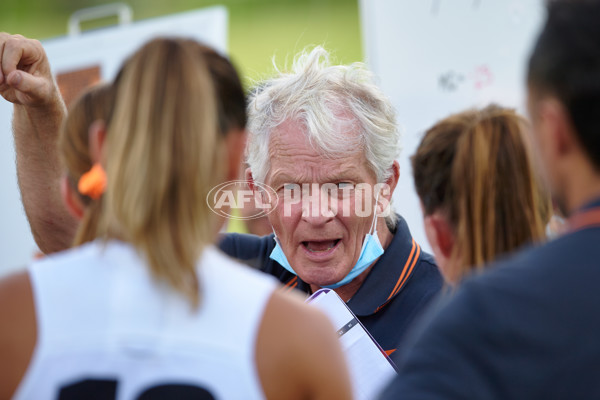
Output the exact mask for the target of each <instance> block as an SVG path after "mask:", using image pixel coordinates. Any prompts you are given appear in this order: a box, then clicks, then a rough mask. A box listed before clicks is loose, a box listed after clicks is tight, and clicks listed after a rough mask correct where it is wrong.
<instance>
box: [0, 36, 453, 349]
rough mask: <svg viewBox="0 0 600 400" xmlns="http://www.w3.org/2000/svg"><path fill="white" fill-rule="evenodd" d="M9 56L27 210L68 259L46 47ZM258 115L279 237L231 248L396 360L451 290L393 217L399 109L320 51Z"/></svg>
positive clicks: (257, 146)
mask: <svg viewBox="0 0 600 400" xmlns="http://www.w3.org/2000/svg"><path fill="white" fill-rule="evenodd" d="M0 48H5V51H4V53H3V55H2V57H4V58H7V59H8V58H10V57H12V58H13V60H12V62H8V61H7V62H4V64H5V65H13V66H16V67H15V68H17V69H18V66H19V65H24V66H26V68H22V69H21V71H20V72H15V71H0V92H1V93H2V94H3V96H4V97H5V98H6V99H7V100H9V101H12V102H14V103H15V117H14V128H15V142H16V144H17V146H16V148H17V153H18V154H17V157H18V160H20V161H21V162H18V163H17V168H18V170H19V171H18V172H19V184H20V187H21V191H22V197H23V201H24V205H25V209H26V211H27V215H28V217H29V222H30V224H31V225H32V230H33V232H34V235H35V238H36V241H37V243H38V244H39V245H40V248H41V249H42V250H43V251H45V252H53V251H58V250H61V249H64V248H65V247H66V246H68V243H70V242H71V240H72V235H73V233H74V232H75V230H76V224H77V222H76V221H75V220H74V219H73V218H70V217H69V215H68V214H67V212H66V210H65V209H64V207H62V203H61V200H60V195H59V193H58V190H56V188H54V186H55V185H51V184H50V183H51V182H53V181H57V180H58V179H57V177H58V176H60V174H61V171H60V164H59V163H58V162H56V160H57V157H56V149H55V140H56V139H55V138H56V137H57V131H58V128H59V126H60V122H61V121H62V119H63V118H64V115H65V109H64V105H63V103H62V100H61V99H60V96H59V95H58V93H59V92H58V89H57V87H56V84H55V83H54V81H53V78H52V75H51V74H50V69H49V66H48V60H47V58H46V55H45V53H44V51H43V49H42V47H41V46H40V44H39V42H36V41H32V40H29V39H26V38H23V37H21V36H11V35H7V34H2V35H0ZM6 49H9V50H10V51H6ZM15 57H17V58H19V57H21V61H19V60H14V58H15ZM0 65H3V64H1V63H0ZM221 100H223V99H221ZM225 103H226V102H224V104H225ZM237 106H238V105H236V107H237ZM242 108H243V104H242ZM248 110H249V121H250V124H249V129H248V130H249V134H250V138H249V144H248V163H249V165H250V168H249V169H248V171H247V172H246V173H247V177H248V180H249V182H250V186H251V187H252V188H253V189H254V190H255V191H256V192H257V193H259V192H260V190H259V189H258V188H260V187H267V186H270V187H271V188H273V190H274V191H275V192H276V193H277V194H278V198H279V199H280V201H279V202H278V203H277V204H274V203H273V204H271V206H272V207H273V210H272V212H271V213H270V214H269V215H268V218H269V222H270V223H271V225H272V227H273V232H274V234H273V235H269V236H265V237H256V236H252V235H240V234H228V235H225V236H224V239H223V241H222V243H221V249H222V250H223V251H225V252H226V253H228V254H229V255H231V256H233V257H236V258H239V259H241V260H244V261H246V262H247V263H248V264H251V265H253V266H255V267H256V268H259V269H261V270H263V271H264V272H267V273H269V274H272V275H274V276H276V277H277V278H278V279H279V280H280V281H281V282H282V283H283V284H284V285H285V286H286V287H288V288H296V289H299V290H302V291H304V292H305V293H312V292H314V291H315V290H317V289H319V288H323V287H328V288H332V289H334V290H335V291H336V292H337V293H338V294H339V296H340V297H341V298H342V299H343V300H344V301H345V302H346V303H347V305H348V307H349V308H350V309H351V310H352V311H353V312H354V313H355V314H356V315H357V317H358V318H359V320H360V321H361V322H362V323H363V325H364V326H365V327H366V328H367V329H368V330H369V332H370V333H371V334H372V336H373V337H374V338H375V339H376V340H377V341H378V343H379V344H380V345H381V346H382V348H383V349H384V350H385V351H386V353H388V354H391V353H393V352H394V351H395V350H396V349H397V348H398V346H399V344H400V343H401V340H402V338H403V335H404V334H405V333H406V331H407V330H408V328H409V326H410V324H411V323H412V322H413V321H414V319H415V317H417V316H418V315H419V313H420V312H421V311H422V310H423V309H424V307H425V306H426V305H427V304H428V303H429V301H430V300H431V299H432V297H433V296H434V295H435V294H436V293H437V292H438V291H439V290H440V288H441V285H442V279H441V276H440V274H439V272H438V270H437V267H436V265H435V263H434V261H433V258H432V257H431V256H430V255H428V254H426V253H423V252H422V251H421V248H420V247H419V245H418V244H417V243H416V242H415V241H414V240H413V239H412V237H411V234H410V232H409V229H408V226H407V225H406V222H405V221H404V219H403V218H402V217H400V216H399V215H397V214H396V213H394V212H393V211H391V198H392V193H393V191H394V189H395V187H396V185H397V183H398V178H399V175H400V170H399V164H398V162H397V161H396V158H397V157H398V155H399V150H400V146H399V139H400V137H399V133H398V131H397V128H396V121H395V113H394V110H393V108H392V106H391V105H390V102H389V100H388V99H387V98H386V97H385V96H384V95H383V93H382V92H381V91H380V90H379V89H378V88H377V87H376V86H375V85H374V83H373V80H372V77H371V74H370V73H369V72H368V71H367V70H366V69H365V68H364V67H363V66H362V65H361V64H352V65H349V66H331V65H329V62H328V54H327V52H326V51H325V50H323V49H322V48H320V47H317V48H315V49H314V50H313V51H311V52H309V53H305V54H303V55H302V56H301V57H299V58H297V60H296V62H295V63H294V68H293V71H292V72H290V73H279V74H278V76H276V77H274V78H272V79H270V80H267V81H266V82H263V83H262V84H261V85H260V87H259V89H258V90H256V91H255V92H254V93H253V94H252V95H251V98H250V101H249V104H248ZM24 160H26V161H27V162H25V161H24ZM49 186H51V187H52V188H49ZM32 199H33V200H35V201H32Z"/></svg>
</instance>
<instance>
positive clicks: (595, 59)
mask: <svg viewBox="0 0 600 400" xmlns="http://www.w3.org/2000/svg"><path fill="white" fill-rule="evenodd" d="M598 21H600V2H599V1H597V0H594V1H592V0H579V1H577V0H557V1H550V2H548V4H547V18H546V22H545V25H544V27H543V30H542V32H541V34H540V36H539V37H538V39H537V43H536V45H535V47H534V49H533V53H532V54H531V57H530V59H529V66H528V77H527V83H528V109H529V114H530V117H531V121H532V127H533V129H532V130H533V134H532V136H533V142H534V143H535V148H536V149H537V150H538V151H539V155H540V159H541V161H542V164H543V166H544V172H545V174H546V175H547V178H548V180H549V184H550V187H551V189H552V192H553V196H554V198H555V199H556V200H557V201H558V204H559V205H560V207H561V209H562V211H563V213H564V215H565V216H567V217H568V224H569V228H568V229H569V230H568V232H567V233H566V234H564V235H562V236H561V237H559V238H557V239H555V240H553V241H550V242H548V243H547V244H545V245H543V246H539V247H537V248H531V249H528V250H525V251H523V252H521V253H519V254H517V255H515V256H514V257H512V258H511V259H509V260H506V261H503V262H501V263H499V264H497V265H495V266H494V267H493V268H489V269H487V270H486V273H484V274H482V275H481V276H478V277H475V278H473V279H468V280H466V281H465V282H463V283H462V285H461V286H460V288H459V289H458V290H457V291H456V294H455V296H454V297H453V298H450V299H446V300H444V301H442V302H441V303H440V304H439V306H438V307H436V310H435V311H434V312H433V313H432V314H431V315H430V316H428V317H427V318H426V322H425V323H424V324H423V326H422V327H421V328H420V329H419V330H418V333H417V334H416V335H415V338H414V340H413V341H412V343H413V347H412V349H410V350H409V351H408V352H407V354H406V357H405V358H404V359H403V362H402V363H401V366H400V375H399V376H398V377H397V379H396V380H395V381H394V382H393V383H392V385H391V386H390V387H389V388H388V389H387V390H386V391H385V393H384V394H383V395H382V396H381V398H383V399H397V398H402V399H425V398H427V399H597V398H600V381H599V380H598V365H599V363H600V342H599V341H598V337H600V321H599V320H598V319H597V318H596V317H595V315H597V312H598V304H600V291H599V290H598V282H600V246H599V245H598V244H599V243H600V134H599V132H600V113H598V110H599V109H600V24H599V23H598Z"/></svg>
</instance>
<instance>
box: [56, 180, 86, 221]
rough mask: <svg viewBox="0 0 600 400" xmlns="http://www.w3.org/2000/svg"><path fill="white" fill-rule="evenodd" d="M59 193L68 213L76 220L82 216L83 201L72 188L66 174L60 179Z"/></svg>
mask: <svg viewBox="0 0 600 400" xmlns="http://www.w3.org/2000/svg"><path fill="white" fill-rule="evenodd" d="M60 194H61V197H62V199H63V202H64V203H65V207H66V208H67V210H68V211H69V213H70V214H71V215H72V216H73V217H75V218H76V219H78V220H80V219H81V218H83V213H84V206H83V203H82V202H81V198H80V197H79V193H77V191H76V190H75V189H74V188H73V185H71V183H70V182H69V178H68V177H67V176H66V175H65V176H63V177H62V179H61V180H60Z"/></svg>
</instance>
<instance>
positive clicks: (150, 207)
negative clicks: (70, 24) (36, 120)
mask: <svg viewBox="0 0 600 400" xmlns="http://www.w3.org/2000/svg"><path fill="white" fill-rule="evenodd" d="M217 86H218V85H217ZM215 89H216V90H218V87H216V88H215V85H213V78H212V76H211V74H210V72H209V70H208V66H207V61H206V58H205V57H204V53H203V51H202V48H201V46H199V45H198V44H197V43H196V42H193V41H191V40H184V39H155V40H153V41H151V42H149V43H148V44H146V45H145V46H143V47H142V48H141V49H140V50H139V51H137V52H136V53H135V54H134V55H133V56H132V57H131V58H130V59H129V60H127V61H126V62H125V64H124V66H123V68H122V69H121V71H120V73H119V75H118V77H117V79H116V81H115V83H114V86H113V87H111V86H105V87H101V88H97V89H93V90H92V91H91V92H89V93H88V94H86V95H84V97H83V98H82V99H81V100H80V101H79V102H78V103H77V104H76V105H75V106H74V109H73V110H72V111H71V113H70V114H69V117H68V118H67V119H66V123H65V127H64V129H63V131H62V135H61V137H60V141H59V150H60V154H61V156H62V158H63V160H64V164H65V166H66V169H67V171H66V175H65V176H64V177H63V179H62V180H61V181H62V191H61V193H62V196H63V198H64V200H65V204H66V206H67V208H68V209H69V210H70V211H71V212H72V214H73V216H74V217H75V218H76V219H83V223H81V224H80V225H79V226H78V232H77V235H76V239H75V244H76V245H79V246H76V247H74V248H72V249H70V250H66V251H64V252H60V253H56V254H53V255H50V256H48V257H46V258H45V259H44V260H42V261H38V262H36V263H34V264H33V265H32V266H31V267H30V269H29V270H28V271H25V272H21V273H17V274H15V275H13V276H11V277H8V278H6V279H3V280H1V281H0V323H1V324H2V326H3V329H2V332H1V333H0V353H1V354H2V358H1V360H0V398H9V397H11V396H13V395H14V397H13V398H15V399H33V398H35V399H44V398H48V399H56V398H58V399H66V398H91V397H94V396H96V397H98V396H99V397H102V398H107V399H110V398H117V397H118V398H126V399H138V398H165V399H167V398H169V399H170V398H201V399H213V398H264V397H267V398H298V399H300V398H302V399H304V398H315V399H317V398H323V399H325V398H327V399H329V398H339V399H347V398H350V397H351V392H350V382H349V377H348V375H347V371H346V368H345V362H344V357H343V354H342V352H341V349H340V347H339V344H338V341H337V337H336V335H335V332H334V331H333V329H332V327H331V326H330V324H329V322H328V320H327V319H326V317H325V316H323V315H321V314H320V313H319V312H317V311H316V310H314V309H311V308H310V307H309V306H307V305H305V304H304V303H303V302H302V300H301V299H299V298H294V296H292V295H290V294H285V293H282V292H281V291H277V290H276V288H277V282H276V280H275V279H273V278H271V277H268V276H266V275H264V274H259V273H258V272H256V271H252V270H250V269H249V268H247V267H246V266H242V265H240V264H238V263H236V262H234V261H232V260H231V259H229V258H228V257H226V256H224V255H223V254H221V253H220V252H219V251H218V250H217V249H216V248H215V247H214V245H213V243H214V242H215V240H216V238H217V233H218V230H219V227H220V226H221V225H222V223H223V220H222V219H221V218H219V217H217V216H216V215H215V214H214V213H212V212H211V211H210V209H209V207H208V205H207V204H206V202H205V201H204V199H205V198H206V195H207V194H208V192H209V191H210V189H211V188H212V187H213V186H214V185H215V184H217V183H218V182H220V181H221V180H223V179H225V178H227V177H229V178H231V177H235V176H236V174H237V172H238V170H239V163H240V161H241V156H242V151H243V146H242V145H240V143H243V142H244V140H245V139H244V135H243V133H242V132H234V131H232V130H227V131H223V130H222V125H221V124H220V123H219V119H221V118H224V116H223V115H220V112H221V110H220V109H219V106H218V104H217V102H216V101H215ZM240 90H241V88H240ZM113 102H114V108H113ZM111 109H112V110H111ZM96 118H99V119H96ZM149 177H151V179H149ZM232 379H233V380H235V384H232ZM19 382H20V384H19Z"/></svg>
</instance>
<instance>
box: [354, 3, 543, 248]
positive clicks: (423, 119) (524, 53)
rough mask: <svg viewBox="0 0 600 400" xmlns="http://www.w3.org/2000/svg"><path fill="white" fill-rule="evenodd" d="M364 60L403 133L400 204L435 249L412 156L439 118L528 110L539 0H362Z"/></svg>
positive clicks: (539, 20)
mask: <svg viewBox="0 0 600 400" xmlns="http://www.w3.org/2000/svg"><path fill="white" fill-rule="evenodd" d="M360 14H361V15H360V17H361V25H362V38H363V47H364V51H365V61H366V63H367V65H368V66H369V68H370V69H371V70H372V71H373V72H374V73H375V75H376V77H377V79H378V83H379V84H380V86H381V88H382V89H383V91H384V92H385V93H386V94H387V96H389V97H390V99H391V101H392V103H393V104H394V107H395V108H396V111H397V118H398V122H399V125H400V129H401V132H402V133H403V138H402V143H403V151H402V154H401V157H400V160H399V161H400V182H399V184H398V186H397V188H396V191H395V192H394V196H393V201H394V204H395V207H396V210H397V211H398V212H399V213H400V214H401V215H402V216H403V217H404V218H405V219H406V220H407V222H408V225H409V227H410V229H411V232H412V234H413V236H414V238H415V240H416V241H417V242H419V243H420V244H421V245H422V246H423V248H424V249H425V250H426V251H429V250H430V247H429V244H428V243H427V240H426V237H425V232H424V228H423V221H422V214H421V209H420V207H419V200H418V197H417V195H416V193H415V190H414V184H413V179H412V170H411V166H410V156H411V155H412V154H414V152H415V149H416V147H417V145H418V144H419V141H420V139H421V137H422V135H423V133H424V131H425V130H426V129H427V128H428V127H430V126H431V125H433V124H434V123H435V122H436V121H438V120H440V119H442V118H444V117H446V116H448V115H449V114H451V113H454V112H458V111H461V110H464V109H466V108H469V107H473V106H485V105H487V104H489V103H490V102H496V103H498V104H500V105H503V106H508V107H513V108H517V109H518V110H519V111H521V112H524V111H525V110H524V109H525V107H524V105H525V84H524V83H525V71H526V65H527V61H528V55H529V53H530V51H531V49H532V46H533V44H534V41H535V39H536V37H537V33H538V31H539V29H541V24H542V22H543V17H544V8H543V2H542V0H360Z"/></svg>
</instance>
